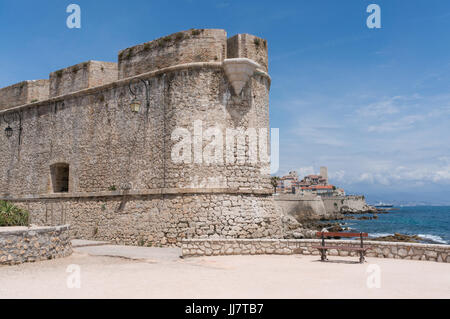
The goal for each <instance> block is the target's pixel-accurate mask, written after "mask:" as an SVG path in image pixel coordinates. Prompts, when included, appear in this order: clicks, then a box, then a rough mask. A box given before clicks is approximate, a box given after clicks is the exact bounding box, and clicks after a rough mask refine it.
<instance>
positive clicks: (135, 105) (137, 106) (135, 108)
mask: <svg viewBox="0 0 450 319" xmlns="http://www.w3.org/2000/svg"><path fill="white" fill-rule="evenodd" d="M130 108H131V111H132V112H136V113H139V111H140V110H141V101H139V100H138V99H137V98H133V101H131V104H130Z"/></svg>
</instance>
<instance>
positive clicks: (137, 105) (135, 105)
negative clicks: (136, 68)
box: [128, 79, 150, 114]
mask: <svg viewBox="0 0 450 319" xmlns="http://www.w3.org/2000/svg"><path fill="white" fill-rule="evenodd" d="M139 80H140V81H141V82H142V83H144V87H145V96H146V99H147V104H146V107H147V109H146V112H147V114H148V110H149V108H150V98H149V94H150V82H149V81H148V80H143V79H139ZM132 84H133V80H131V81H130V84H129V85H128V88H129V89H130V93H131V95H133V100H132V101H131V104H130V108H131V111H132V112H136V113H139V111H140V110H141V101H140V100H139V99H138V98H137V96H136V92H135V91H133V89H132V88H131V85H132Z"/></svg>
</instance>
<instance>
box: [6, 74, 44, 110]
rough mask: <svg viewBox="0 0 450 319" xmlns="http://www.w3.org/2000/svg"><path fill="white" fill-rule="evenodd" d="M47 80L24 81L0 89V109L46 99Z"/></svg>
mask: <svg viewBox="0 0 450 319" xmlns="http://www.w3.org/2000/svg"><path fill="white" fill-rule="evenodd" d="M48 93H49V81H48V80H35V81H24V82H20V83H17V84H14V85H11V86H8V87H5V88H2V89H0V111H2V110H6V109H9V108H11V107H14V106H18V105H24V104H28V103H33V102H37V101H42V100H47V99H48Z"/></svg>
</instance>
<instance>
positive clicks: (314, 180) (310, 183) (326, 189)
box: [277, 166, 345, 196]
mask: <svg viewBox="0 0 450 319" xmlns="http://www.w3.org/2000/svg"><path fill="white" fill-rule="evenodd" d="M277 193H290V194H300V195H307V194H312V195H320V196H345V191H344V190H343V189H342V188H337V187H336V186H333V185H329V184H328V168H327V167H325V166H322V167H321V168H320V175H307V176H305V177H304V178H303V179H302V180H299V178H298V173H297V172H295V171H292V172H289V174H288V175H286V176H283V177H281V178H280V180H279V181H278V186H277Z"/></svg>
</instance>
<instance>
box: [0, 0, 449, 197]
mask: <svg viewBox="0 0 450 319" xmlns="http://www.w3.org/2000/svg"><path fill="white" fill-rule="evenodd" d="M70 3H75V4H78V5H80V6H81V9H82V28H81V29H80V30H75V29H72V30H71V29H68V28H67V27H66V24H65V21H66V18H67V16H68V14H67V13H66V7H67V6H68V5H69V4H70ZM371 3H376V4H378V5H379V6H380V7H381V19H382V28H381V29H368V28H367V26H366V18H367V17H368V15H369V14H368V13H366V8H367V6H368V5H369V4H371ZM191 28H223V29H226V30H227V32H228V35H229V36H232V35H234V34H236V33H252V34H255V35H258V36H261V37H263V38H265V39H267V40H268V44H269V54H270V59H269V62H270V66H269V68H270V75H271V77H272V81H273V82H272V88H271V126H272V127H277V128H280V172H279V173H280V174H283V173H286V172H287V171H289V170H297V171H299V172H300V173H302V174H303V173H304V174H307V173H312V172H317V171H318V169H319V166H321V165H326V166H328V167H329V172H330V176H331V181H332V182H333V183H334V184H336V185H338V186H343V187H345V188H346V189H347V191H348V192H350V193H361V194H366V195H367V197H368V199H369V200H370V201H378V200H387V201H397V202H428V203H447V204H450V191H449V187H450V146H449V140H450V138H449V136H450V128H449V127H450V125H449V123H450V2H449V1H446V0H428V1H402V0H389V1H381V0H373V1H364V0H346V1H334V0H333V1H332V0H328V1H300V0H296V1H262V0H259V1H245V0H240V1H237V0H221V1H213V0H207V1H197V0H184V1H149V0H130V1H127V2H125V1H114V0H108V1H103V0H96V1H92V0H89V1H87V0H83V1H81V0H72V1H62V0H49V1H4V0H0V38H1V43H2V45H1V50H0V87H3V86H7V85H10V84H13V83H16V82H19V81H22V80H25V79H40V78H47V77H48V74H49V73H50V72H52V71H54V70H57V69H61V68H63V67H67V66H70V65H73V64H76V63H79V62H83V61H87V60H103V61H116V59H117V53H118V51H119V50H121V49H124V48H126V47H129V46H133V45H135V44H139V43H143V42H147V41H150V40H152V39H155V38H158V37H161V36H164V35H167V34H170V33H174V32H177V31H180V30H186V29H191Z"/></svg>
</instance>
